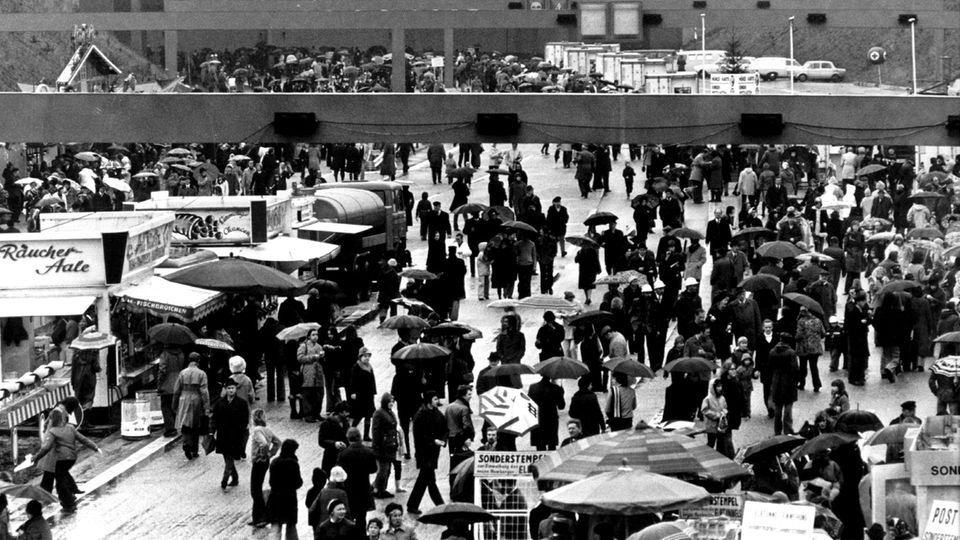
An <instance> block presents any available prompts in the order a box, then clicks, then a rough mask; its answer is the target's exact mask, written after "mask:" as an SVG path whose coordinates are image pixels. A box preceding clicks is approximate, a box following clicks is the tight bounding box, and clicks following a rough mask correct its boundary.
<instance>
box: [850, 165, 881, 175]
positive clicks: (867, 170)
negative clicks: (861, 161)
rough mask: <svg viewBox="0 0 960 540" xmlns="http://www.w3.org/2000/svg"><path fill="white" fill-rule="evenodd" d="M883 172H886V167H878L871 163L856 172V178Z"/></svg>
mask: <svg viewBox="0 0 960 540" xmlns="http://www.w3.org/2000/svg"><path fill="white" fill-rule="evenodd" d="M885 170H887V168H886V166H884V165H878V164H876V163H871V164H870V165H867V166H866V167H863V168H862V169H860V170H859V171H857V176H868V175H871V174H873V173H878V172H880V171H885Z"/></svg>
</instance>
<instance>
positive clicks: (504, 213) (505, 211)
mask: <svg viewBox="0 0 960 540" xmlns="http://www.w3.org/2000/svg"><path fill="white" fill-rule="evenodd" d="M493 212H496V213H497V217H498V218H500V219H502V220H504V221H512V220H514V219H517V214H515V213H514V211H513V210H511V209H509V208H507V207H506V206H491V207H490V208H488V209H487V212H486V217H490V214H491V213H493Z"/></svg>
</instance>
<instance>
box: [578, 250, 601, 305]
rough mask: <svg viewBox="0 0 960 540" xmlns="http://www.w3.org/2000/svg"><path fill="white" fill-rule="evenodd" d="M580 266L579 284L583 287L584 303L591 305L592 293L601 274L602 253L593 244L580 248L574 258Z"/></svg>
mask: <svg viewBox="0 0 960 540" xmlns="http://www.w3.org/2000/svg"><path fill="white" fill-rule="evenodd" d="M574 262H576V263H577V264H578V265H579V266H578V273H577V286H578V287H580V288H581V289H583V296H584V298H585V300H584V304H586V305H588V306H589V305H590V303H591V300H590V293H591V292H592V291H593V289H594V287H596V285H595V282H596V281H597V275H599V274H600V270H601V268H600V255H599V254H598V253H597V249H596V248H594V247H592V246H585V247H583V248H580V251H578V252H577V256H576V257H575V258H574Z"/></svg>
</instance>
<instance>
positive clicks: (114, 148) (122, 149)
mask: <svg viewBox="0 0 960 540" xmlns="http://www.w3.org/2000/svg"><path fill="white" fill-rule="evenodd" d="M107 151H108V152H123V153H124V154H128V153H130V151H129V150H127V148H126V147H125V146H121V145H119V144H111V145H110V146H108V147H107Z"/></svg>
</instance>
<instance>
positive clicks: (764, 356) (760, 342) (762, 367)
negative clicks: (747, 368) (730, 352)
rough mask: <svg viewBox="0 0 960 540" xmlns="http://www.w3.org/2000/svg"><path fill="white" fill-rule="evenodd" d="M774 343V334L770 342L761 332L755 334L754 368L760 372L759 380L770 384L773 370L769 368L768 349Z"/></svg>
mask: <svg viewBox="0 0 960 540" xmlns="http://www.w3.org/2000/svg"><path fill="white" fill-rule="evenodd" d="M776 344H777V338H776V336H774V337H773V341H771V342H767V340H766V338H765V337H764V335H763V332H760V335H759V336H757V343H756V346H755V347H754V350H755V351H756V352H755V353H754V355H753V361H754V366H755V369H756V370H757V371H759V372H760V382H761V383H762V384H770V382H771V381H772V380H773V372H772V370H771V369H770V351H771V350H772V349H773V347H774V346H775V345H776Z"/></svg>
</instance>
